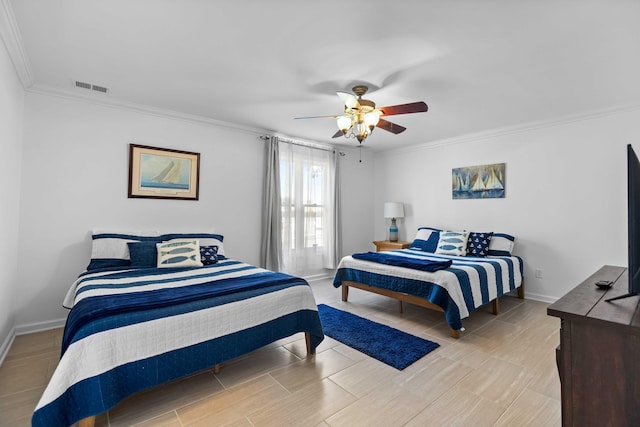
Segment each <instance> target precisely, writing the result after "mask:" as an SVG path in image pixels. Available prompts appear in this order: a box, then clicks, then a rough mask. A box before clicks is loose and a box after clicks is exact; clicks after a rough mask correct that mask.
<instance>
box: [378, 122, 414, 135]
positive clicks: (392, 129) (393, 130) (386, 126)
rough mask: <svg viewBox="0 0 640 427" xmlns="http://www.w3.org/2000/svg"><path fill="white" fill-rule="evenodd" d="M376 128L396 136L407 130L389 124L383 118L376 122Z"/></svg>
mask: <svg viewBox="0 0 640 427" xmlns="http://www.w3.org/2000/svg"><path fill="white" fill-rule="evenodd" d="M376 127H379V128H380V129H384V130H386V131H388V132H391V133H395V134H396V135H397V134H399V133H402V132H404V131H405V130H407V128H406V127H404V126H400V125H397V124H395V123H391V122H390V121H388V120H385V119H383V118H381V119H380V120H378V124H377V125H376Z"/></svg>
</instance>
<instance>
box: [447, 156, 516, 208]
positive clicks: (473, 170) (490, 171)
mask: <svg viewBox="0 0 640 427" xmlns="http://www.w3.org/2000/svg"><path fill="white" fill-rule="evenodd" d="M505 177H506V175H505V163H494V164H491V165H480V166H469V167H465V168H454V169H452V170H451V189H452V195H453V198H454V199H496V198H504V193H505V186H506V179H505Z"/></svg>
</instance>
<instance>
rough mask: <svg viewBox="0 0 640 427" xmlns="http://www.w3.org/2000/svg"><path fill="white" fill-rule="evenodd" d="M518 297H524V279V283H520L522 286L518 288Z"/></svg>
mask: <svg viewBox="0 0 640 427" xmlns="http://www.w3.org/2000/svg"><path fill="white" fill-rule="evenodd" d="M518 298H520V299H524V280H523V281H522V283H521V284H520V287H519V288H518Z"/></svg>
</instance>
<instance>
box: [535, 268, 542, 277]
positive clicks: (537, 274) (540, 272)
mask: <svg viewBox="0 0 640 427" xmlns="http://www.w3.org/2000/svg"><path fill="white" fill-rule="evenodd" d="M536 278H538V279H542V269H541V268H536Z"/></svg>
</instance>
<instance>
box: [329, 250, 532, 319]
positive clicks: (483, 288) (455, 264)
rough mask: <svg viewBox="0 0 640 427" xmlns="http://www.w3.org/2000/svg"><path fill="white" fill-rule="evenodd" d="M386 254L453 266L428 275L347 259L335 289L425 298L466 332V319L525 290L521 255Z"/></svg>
mask: <svg viewBox="0 0 640 427" xmlns="http://www.w3.org/2000/svg"><path fill="white" fill-rule="evenodd" d="M386 252H387V253H390V254H393V255H397V256H406V257H408V258H413V259H428V260H435V261H444V260H451V261H452V265H451V267H449V268H446V269H444V270H439V271H435V272H424V271H420V270H416V269H411V268H405V267H395V266H389V265H384V264H379V263H375V262H370V261H362V260H357V259H354V258H353V257H351V256H346V257H344V258H343V259H342V261H340V265H338V269H337V271H336V274H335V277H334V280H333V285H334V286H335V287H336V288H338V287H340V286H341V284H342V282H343V281H351V282H358V283H364V284H368V285H370V286H372V287H378V288H384V289H390V290H393V291H397V292H403V293H407V294H410V295H415V296H418V297H421V298H425V299H427V300H428V301H430V302H431V303H433V304H436V305H438V306H440V307H442V309H443V310H444V312H445V317H446V319H447V323H449V326H450V327H451V328H452V329H454V330H459V329H461V328H462V319H464V318H466V317H468V316H469V313H471V312H472V311H474V310H475V309H476V308H478V307H480V306H482V305H484V304H487V303H489V302H491V301H492V300H494V299H496V298H497V297H500V296H502V295H503V294H505V293H507V292H510V291H513V290H515V289H516V288H518V287H520V286H521V285H522V277H523V271H524V265H523V262H522V259H521V258H520V257H517V256H512V257H488V258H475V257H457V256H447V255H436V254H432V253H425V252H421V251H414V250H411V249H401V250H394V251H386Z"/></svg>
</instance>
